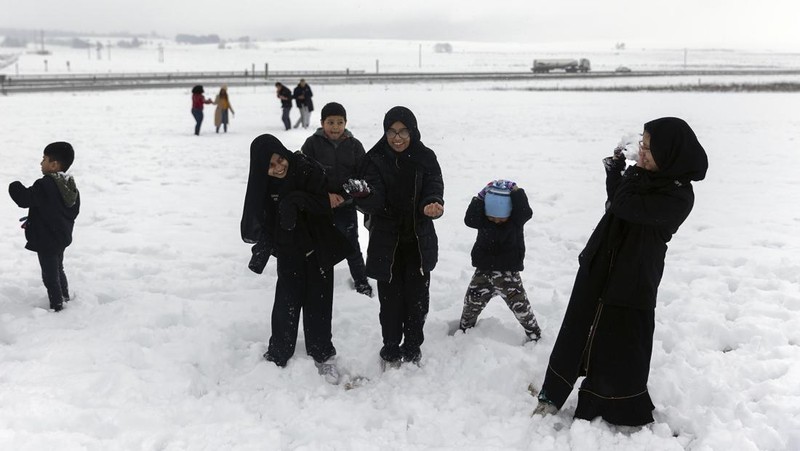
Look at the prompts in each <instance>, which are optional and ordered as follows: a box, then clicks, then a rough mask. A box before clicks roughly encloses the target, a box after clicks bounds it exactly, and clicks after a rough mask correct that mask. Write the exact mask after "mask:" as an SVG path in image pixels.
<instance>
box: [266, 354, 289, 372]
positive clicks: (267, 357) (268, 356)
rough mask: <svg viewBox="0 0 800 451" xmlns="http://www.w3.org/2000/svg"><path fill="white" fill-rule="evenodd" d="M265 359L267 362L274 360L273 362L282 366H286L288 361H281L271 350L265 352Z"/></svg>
mask: <svg viewBox="0 0 800 451" xmlns="http://www.w3.org/2000/svg"><path fill="white" fill-rule="evenodd" d="M264 360H266V361H267V362H272V363H274V364H275V365H278V366H279V367H281V368H283V367H285V366H286V362H281V361H280V360H278V359H277V358H276V357H275V356H273V355H272V354H270V353H269V351H267V352H265V353H264Z"/></svg>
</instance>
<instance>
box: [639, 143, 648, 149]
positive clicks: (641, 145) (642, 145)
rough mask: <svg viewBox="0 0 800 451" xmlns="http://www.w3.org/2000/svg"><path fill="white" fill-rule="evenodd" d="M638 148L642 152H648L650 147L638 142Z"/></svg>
mask: <svg viewBox="0 0 800 451" xmlns="http://www.w3.org/2000/svg"><path fill="white" fill-rule="evenodd" d="M639 148H640V149H642V150H650V146H645V145H644V141H639Z"/></svg>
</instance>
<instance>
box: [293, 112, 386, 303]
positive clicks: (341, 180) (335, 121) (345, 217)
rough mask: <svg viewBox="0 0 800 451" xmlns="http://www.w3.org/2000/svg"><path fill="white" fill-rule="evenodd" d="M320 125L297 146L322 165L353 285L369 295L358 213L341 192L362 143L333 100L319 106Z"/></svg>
mask: <svg viewBox="0 0 800 451" xmlns="http://www.w3.org/2000/svg"><path fill="white" fill-rule="evenodd" d="M320 122H321V125H322V127H320V128H318V129H317V131H316V132H314V134H313V135H311V136H309V137H308V139H306V142H305V143H304V144H303V147H302V148H301V149H300V150H301V151H302V152H303V153H304V154H306V155H308V156H309V157H311V158H313V159H314V160H316V161H317V162H319V164H321V165H322V167H323V168H325V175H326V177H327V186H326V189H327V191H328V198H329V200H330V204H331V209H332V211H333V223H334V224H335V225H336V228H337V229H339V231H340V232H342V234H343V235H344V236H345V237H347V240H348V241H349V242H350V245H351V246H352V247H353V252H352V253H351V254H350V255H348V256H347V265H348V266H349V267H350V276H352V277H353V285H354V287H355V289H356V291H358V292H359V293H361V294H364V295H367V296H369V297H372V286H371V285H370V284H369V281H368V280H367V274H366V268H365V267H364V256H363V255H362V254H361V247H360V246H359V244H358V213H357V212H356V206H355V204H354V203H353V199H352V198H351V197H350V196H349V195H348V194H347V193H345V192H344V189H343V185H344V184H345V183H347V181H348V180H349V179H351V178H356V175H357V174H356V171H357V168H358V165H359V164H360V163H361V159H362V158H364V154H365V152H364V146H363V145H362V144H361V141H359V140H358V139H356V138H355V136H353V134H352V133H350V130H348V129H347V128H346V127H347V111H345V109H344V107H343V106H342V105H341V104H339V103H336V102H331V103H328V104H326V105H325V106H324V107H322V120H321V121H320Z"/></svg>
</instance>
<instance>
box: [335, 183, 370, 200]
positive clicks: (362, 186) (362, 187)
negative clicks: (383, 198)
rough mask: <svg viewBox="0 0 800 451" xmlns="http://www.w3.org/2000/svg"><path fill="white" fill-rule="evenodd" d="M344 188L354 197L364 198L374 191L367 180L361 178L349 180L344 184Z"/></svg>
mask: <svg viewBox="0 0 800 451" xmlns="http://www.w3.org/2000/svg"><path fill="white" fill-rule="evenodd" d="M342 189H344V192H345V193H347V194H348V195H349V196H350V197H352V198H354V199H363V198H365V197H367V196H369V195H370V193H371V192H372V190H371V189H370V187H369V185H368V184H367V181H366V180H361V179H349V180H347V182H345V184H344V185H342Z"/></svg>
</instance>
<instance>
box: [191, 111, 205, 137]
mask: <svg viewBox="0 0 800 451" xmlns="http://www.w3.org/2000/svg"><path fill="white" fill-rule="evenodd" d="M192 116H194V122H195V123H194V134H195V135H199V134H200V126H201V125H203V110H201V109H199V108H192Z"/></svg>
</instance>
